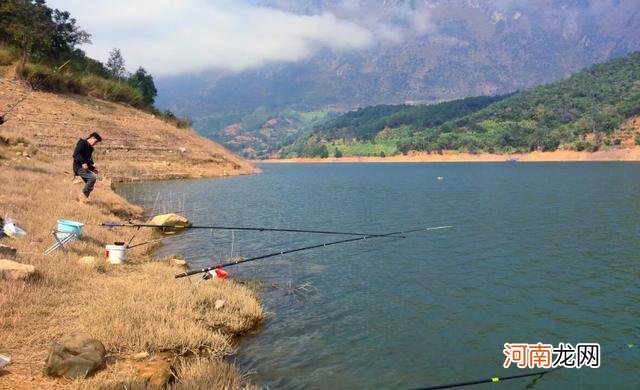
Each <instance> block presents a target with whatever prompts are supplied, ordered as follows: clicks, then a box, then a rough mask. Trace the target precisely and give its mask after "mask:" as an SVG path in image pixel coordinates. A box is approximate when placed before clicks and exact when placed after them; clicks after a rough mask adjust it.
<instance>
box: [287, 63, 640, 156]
mask: <svg viewBox="0 0 640 390" xmlns="http://www.w3.org/2000/svg"><path fill="white" fill-rule="evenodd" d="M483 103H487V104H484V106H483ZM489 103H490V104H489ZM638 114H640V52H637V53H633V54H631V55H629V56H627V57H624V58H619V59H614V60H611V61H609V62H606V63H603V64H599V65H594V66H592V67H590V68H588V69H585V70H583V71H580V72H578V73H576V74H574V75H573V76H571V77H569V78H568V79H565V80H562V81H558V82H555V83H551V84H548V85H543V86H540V87H536V88H533V89H530V90H527V91H523V92H518V93H515V94H512V95H509V96H504V97H494V98H487V97H485V98H483V97H479V98H471V99H462V100H455V101H452V102H447V103H442V104H438V105H432V106H422V107H420V106H415V107H407V106H376V107H369V108H365V109H360V110H357V111H353V112H350V113H347V114H344V115H342V116H340V117H338V118H335V119H333V120H331V121H328V122H326V123H325V124H323V125H321V126H317V127H316V128H315V129H314V131H313V132H311V133H309V134H305V135H304V136H303V137H301V138H299V139H298V140H296V142H294V143H293V144H292V145H291V146H289V147H287V148H285V149H283V151H282V152H281V156H282V157H295V156H300V157H301V156H305V157H320V156H323V155H333V154H335V149H336V148H337V147H340V146H342V148H343V149H344V150H341V151H340V154H345V153H344V152H345V150H346V151H347V152H348V153H351V151H354V150H355V151H358V150H359V151H364V152H365V153H364V154H365V155H378V154H379V153H382V152H384V153H385V154H389V152H391V153H407V152H409V151H411V150H416V151H426V152H442V151H443V150H458V151H464V152H471V153H476V152H489V153H515V152H529V151H534V150H537V151H553V150H557V149H563V150H577V151H582V150H587V151H596V150H598V149H599V148H601V147H602V146H610V145H614V146H615V145H619V144H621V143H622V139H623V138H625V137H627V138H628V137H629V134H626V135H625V134H624V132H625V130H628V129H626V128H625V123H626V122H627V121H628V119H629V118H631V117H633V116H636V115H638ZM627 132H628V131H627ZM638 142H640V139H639V140H638ZM336 145H338V146H336ZM363 145H368V147H366V148H363ZM323 147H324V148H323ZM325 149H326V150H325ZM332 152H333V153H332ZM351 155H358V153H357V152H356V153H351Z"/></svg>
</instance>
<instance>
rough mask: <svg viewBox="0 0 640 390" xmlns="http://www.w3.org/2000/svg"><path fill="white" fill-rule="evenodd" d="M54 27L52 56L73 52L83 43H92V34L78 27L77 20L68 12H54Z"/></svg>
mask: <svg viewBox="0 0 640 390" xmlns="http://www.w3.org/2000/svg"><path fill="white" fill-rule="evenodd" d="M53 26H54V31H53V34H52V36H51V52H52V53H51V54H53V55H54V56H56V54H57V56H59V55H60V54H61V53H64V52H71V51H73V50H74V49H75V48H76V46H78V45H81V44H83V43H91V34H89V33H87V32H86V31H83V30H81V29H80V27H78V26H76V20H75V19H74V18H72V17H71V14H69V12H67V11H60V10H58V9H55V10H53Z"/></svg>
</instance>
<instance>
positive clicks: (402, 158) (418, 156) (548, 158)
mask: <svg viewBox="0 0 640 390" xmlns="http://www.w3.org/2000/svg"><path fill="white" fill-rule="evenodd" d="M509 160H512V161H518V162H571V161H640V146H629V147H610V148H607V149H603V150H599V151H596V152H577V151H570V150H556V151H553V152H531V153H514V154H494V153H462V152H456V151H445V152H443V153H442V154H438V153H430V154H429V153H421V152H412V153H409V154H407V155H396V156H389V157H364V156H354V157H340V158H336V157H328V158H319V157H314V158H311V157H300V158H288V159H267V160H253V162H254V163H266V164H276V163H412V162H415V163H418V162H425V163H427V162H429V163H439V162H443V163H444V162H505V161H509Z"/></svg>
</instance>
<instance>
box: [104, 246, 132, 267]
mask: <svg viewBox="0 0 640 390" xmlns="http://www.w3.org/2000/svg"><path fill="white" fill-rule="evenodd" d="M105 250H106V251H105V255H106V256H107V261H109V264H123V263H124V262H125V260H126V259H127V246H126V245H125V244H124V243H120V242H116V243H114V244H113V245H107V246H106V247H105Z"/></svg>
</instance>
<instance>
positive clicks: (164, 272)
mask: <svg viewBox="0 0 640 390" xmlns="http://www.w3.org/2000/svg"><path fill="white" fill-rule="evenodd" d="M5 96H6V95H5ZM39 98H44V99H45V100H47V99H49V100H51V99H54V100H55V99H59V98H57V97H54V96H49V95H48V94H38V95H36V96H35V99H34V97H30V98H29V99H28V100H27V101H26V104H25V105H24V106H23V107H21V109H22V110H25V109H26V110H28V111H27V112H29V113H30V114H31V115H32V116H34V117H37V116H36V115H34V111H32V110H35V109H36V106H37V104H38V99H39ZM34 100H35V101H34ZM67 102H69V101H68V100H67ZM72 102H73V100H72ZM91 104H92V105H93V106H95V107H98V106H99V105H101V104H102V103H99V102H93V103H91ZM114 107H115V106H108V108H110V109H112V110H115V109H118V108H114ZM23 112H24V111H23ZM49 112H50V111H49ZM71 113H72V114H73V112H71ZM98 113H99V110H97V109H95V108H94V111H93V114H94V117H95V116H96V114H98ZM76 114H77V112H76ZM19 115H24V114H21V113H20V111H19ZM17 118H19V117H15V118H11V117H10V118H9V121H8V122H7V123H5V124H4V125H2V128H0V135H2V138H1V141H2V142H0V177H1V178H2V191H0V215H2V216H10V217H12V218H15V219H16V220H17V222H18V225H19V226H21V227H22V228H24V229H25V230H26V231H27V232H28V235H27V237H24V238H20V239H15V240H14V239H9V238H4V239H2V240H0V243H2V244H5V245H11V246H14V247H16V248H17V249H18V255H17V258H16V259H15V260H16V261H18V262H21V263H26V264H32V265H34V266H35V267H36V274H35V276H34V277H32V278H30V279H28V280H26V281H0V312H1V313H2V316H0V334H1V335H2V337H0V353H1V354H5V355H10V356H11V357H12V359H13V362H12V364H11V365H9V366H8V367H6V368H5V370H4V371H0V388H67V387H78V388H96V387H108V388H121V389H122V388H132V387H133V388H136V387H137V388H140V387H146V386H148V385H149V383H150V382H149V380H150V379H149V378H150V377H149V374H148V373H149V372H152V371H153V370H165V371H166V370H168V373H169V383H171V384H172V385H175V386H177V387H178V388H181V387H184V388H237V387H240V386H242V385H243V384H244V382H243V377H242V375H241V374H240V372H239V371H238V370H237V368H235V367H234V366H232V365H229V364H228V363H226V362H224V360H223V358H224V356H226V355H228V354H230V353H233V351H234V347H233V341H234V338H236V337H238V336H240V335H243V334H245V333H247V332H250V331H251V330H252V329H253V328H255V327H256V325H257V324H259V323H260V322H261V321H262V319H263V318H264V312H263V310H262V308H261V306H260V303H259V300H258V298H257V296H256V295H255V294H254V293H253V292H251V291H250V290H248V289H246V288H245V287H243V286H241V285H237V284H235V283H234V282H232V281H217V280H213V281H210V282H207V283H201V284H198V285H195V284H192V283H190V281H188V280H186V279H174V278H173V275H174V274H175V273H177V272H180V271H182V269H181V268H178V267H177V266H174V265H172V264H171V263H170V262H168V261H167V262H152V261H151V259H150V257H149V256H148V254H147V253H145V249H144V247H141V248H136V249H133V250H131V251H129V253H128V257H129V259H128V262H127V264H126V265H123V266H110V265H108V264H106V262H105V261H104V245H105V244H106V243H110V242H114V241H122V240H123V239H124V238H125V235H126V234H127V232H125V231H118V230H109V229H105V228H102V227H100V226H98V224H99V223H101V222H104V221H114V220H121V221H124V220H126V219H129V218H134V219H136V218H139V217H140V216H141V214H142V210H141V209H140V208H139V207H136V206H134V205H131V204H129V203H128V202H127V201H126V200H124V199H123V198H121V197H120V196H118V195H117V194H115V193H114V192H113V191H112V189H111V187H110V180H101V181H99V183H98V186H97V189H96V191H95V193H94V196H92V203H91V205H81V204H79V203H77V202H76V201H75V199H76V196H77V194H78V193H79V191H80V189H81V186H82V184H80V183H74V182H73V181H72V175H71V174H70V173H69V168H68V165H69V161H68V160H69V157H68V155H69V154H70V153H71V150H67V149H71V148H72V147H73V142H69V145H66V146H65V147H64V149H63V151H62V152H61V153H59V154H57V153H48V150H49V151H50V150H51V149H48V150H47V149H39V148H38V147H37V145H38V144H37V141H36V140H37V137H33V133H34V132H37V131H39V129H40V127H38V128H34V127H32V126H28V125H27V126H25V125H24V124H21V123H20V122H19V121H18V120H14V121H13V123H12V121H11V120H12V119H17ZM146 121H147V122H146V123H149V121H151V123H155V122H153V120H152V119H147V120H146ZM96 123H98V124H99V122H96ZM39 126H42V130H43V131H45V128H46V124H43V125H39ZM176 131H179V130H177V129H176ZM30 135H31V136H30ZM165 136H166V135H165ZM69 137H70V141H71V140H72V139H73V138H74V136H73V135H70V136H69ZM189 137H191V136H189ZM193 137H194V141H191V142H196V140H195V138H197V136H195V135H193ZM34 138H35V139H34ZM150 138H152V137H151V136H150ZM137 139H138V140H144V137H143V136H142V135H138V137H137ZM139 142H142V141H139ZM185 142H186V140H185ZM203 142H204V141H203ZM187 146H188V147H191V144H188V145H187ZM54 150H55V149H54ZM107 157H109V158H110V159H111V161H110V163H111V164H113V165H112V166H113V171H115V172H119V173H118V174H121V175H127V171H125V170H122V171H119V170H118V166H120V165H119V164H123V166H124V165H125V164H126V163H127V159H126V156H124V157H118V155H116V154H113V155H112V156H108V154H107V155H102V156H101V158H102V159H103V160H102V162H105V163H106V161H107ZM147 158H148V159H149V160H153V158H154V154H153V153H152V152H149V153H148V155H147ZM221 158H222V157H221ZM229 158H230V159H232V157H229ZM96 160H97V161H100V160H99V159H96ZM155 160H161V158H160V157H158V156H157V155H155ZM195 161H196V160H191V163H192V164H196V165H194V166H193V167H194V168H198V169H206V166H207V165H206V164H207V162H206V161H201V160H200V161H199V162H195ZM225 161H226V160H225ZM232 161H234V163H236V164H243V167H244V166H246V167H249V165H247V164H246V163H243V162H242V161H241V160H232ZM235 161H237V162H235ZM151 162H153V161H151ZM98 164H100V163H98ZM154 164H155V162H154ZM197 164H201V166H199V165H197ZM209 164H210V165H213V166H215V167H217V168H216V169H218V170H222V168H221V167H220V166H219V165H217V164H211V163H209ZM176 165H177V164H176ZM99 166H100V165H99ZM103 166H104V165H103ZM107 167H108V165H107ZM154 169H155V170H154ZM179 169H181V168H180V167H179V166H167V165H166V164H164V163H162V162H161V161H157V164H156V165H149V170H150V174H156V173H158V174H161V173H165V174H176V172H178V173H179ZM104 171H106V172H109V169H106V170H103V172H104ZM203 172H211V173H213V175H215V173H216V172H218V171H206V170H205V171H203ZM231 172H232V173H234V172H233V171H231ZM59 218H66V219H71V220H76V221H81V222H83V223H84V224H85V225H86V226H85V227H84V230H83V232H82V233H83V237H82V240H81V241H77V242H74V243H73V244H71V245H69V246H68V249H67V250H66V251H64V252H63V251H57V252H54V253H53V254H52V255H50V256H44V255H43V251H44V250H45V249H46V248H47V247H48V246H50V245H51V244H52V243H53V238H52V236H51V235H50V230H51V229H52V228H54V227H55V224H56V220H57V219H59ZM129 233H130V232H129ZM140 234H142V236H139V237H138V239H141V240H143V239H144V238H145V235H150V234H151V233H150V232H141V233H140ZM83 256H94V257H95V258H96V259H97V263H96V264H94V265H84V264H81V263H80V262H79V259H80V258H81V257H83ZM220 299H222V300H224V301H225V304H224V306H223V307H222V308H221V309H219V310H215V302H216V301H217V300H220ZM78 330H80V331H83V332H86V333H88V334H90V335H91V336H93V337H95V338H97V339H98V340H100V341H101V342H102V343H103V344H104V345H105V347H106V349H107V354H108V355H107V364H106V367H105V368H104V369H103V370H101V371H99V372H98V373H97V374H96V375H95V376H93V377H91V378H88V379H86V380H78V381H75V382H72V381H69V380H66V379H55V378H49V377H46V376H44V374H42V368H43V366H44V361H45V358H46V356H47V351H48V347H49V345H50V343H51V342H52V341H53V340H56V339H58V338H59V337H61V336H63V335H66V334H69V333H71V332H73V331H78ZM140 353H144V356H145V357H144V358H138V359H137V360H135V359H132V356H134V355H136V354H138V356H140V355H139V354H140ZM147 354H148V356H147ZM145 378H146V379H145Z"/></svg>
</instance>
